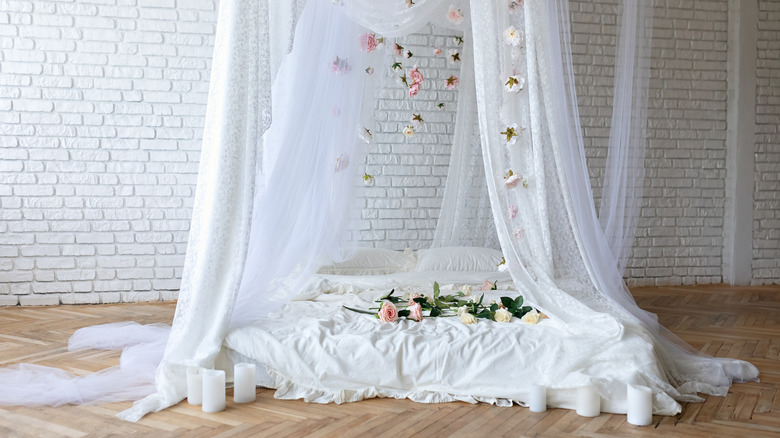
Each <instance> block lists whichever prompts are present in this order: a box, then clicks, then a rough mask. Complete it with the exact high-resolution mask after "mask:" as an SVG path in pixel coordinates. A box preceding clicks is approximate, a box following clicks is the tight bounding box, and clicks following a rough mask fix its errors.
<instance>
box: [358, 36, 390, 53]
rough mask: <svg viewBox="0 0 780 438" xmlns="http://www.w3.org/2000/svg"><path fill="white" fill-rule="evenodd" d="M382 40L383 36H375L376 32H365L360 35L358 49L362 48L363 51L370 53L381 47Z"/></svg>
mask: <svg viewBox="0 0 780 438" xmlns="http://www.w3.org/2000/svg"><path fill="white" fill-rule="evenodd" d="M384 42H385V39H384V38H382V37H379V38H377V37H376V34H374V33H370V32H366V33H364V34H362V35H360V50H362V51H363V52H364V53H371V52H373V51H374V50H376V49H378V48H380V47H382V44H383V43H384Z"/></svg>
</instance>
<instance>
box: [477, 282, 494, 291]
mask: <svg viewBox="0 0 780 438" xmlns="http://www.w3.org/2000/svg"><path fill="white" fill-rule="evenodd" d="M491 289H493V282H492V281H490V280H485V282H484V283H482V287H481V288H479V290H481V291H485V290H491Z"/></svg>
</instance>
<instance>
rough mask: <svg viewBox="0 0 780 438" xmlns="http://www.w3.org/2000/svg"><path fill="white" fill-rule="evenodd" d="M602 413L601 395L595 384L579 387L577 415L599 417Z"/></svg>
mask: <svg viewBox="0 0 780 438" xmlns="http://www.w3.org/2000/svg"><path fill="white" fill-rule="evenodd" d="M600 413H601V397H600V396H599V394H598V393H597V392H596V390H595V389H594V388H593V386H591V385H588V386H582V387H580V388H577V415H581V416H583V417H598V416H599V414H600Z"/></svg>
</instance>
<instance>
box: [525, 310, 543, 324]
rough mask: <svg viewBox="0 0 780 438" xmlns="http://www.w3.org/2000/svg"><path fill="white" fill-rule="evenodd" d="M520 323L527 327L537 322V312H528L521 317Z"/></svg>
mask: <svg viewBox="0 0 780 438" xmlns="http://www.w3.org/2000/svg"><path fill="white" fill-rule="evenodd" d="M520 321H522V322H523V323H525V324H528V325H534V324H536V323H538V322H539V312H537V311H536V309H534V310H531V311H530V312H528V313H526V314H525V315H523V317H522V318H521V319H520Z"/></svg>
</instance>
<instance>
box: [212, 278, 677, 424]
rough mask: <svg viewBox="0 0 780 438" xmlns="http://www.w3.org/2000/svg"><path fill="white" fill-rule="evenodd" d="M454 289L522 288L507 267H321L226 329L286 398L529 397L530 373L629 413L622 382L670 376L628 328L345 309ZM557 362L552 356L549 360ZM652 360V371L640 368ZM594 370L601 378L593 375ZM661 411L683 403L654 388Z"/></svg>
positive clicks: (559, 398) (560, 396) (229, 342)
mask: <svg viewBox="0 0 780 438" xmlns="http://www.w3.org/2000/svg"><path fill="white" fill-rule="evenodd" d="M434 280H435V281H438V282H439V283H440V284H441V285H442V289H443V293H446V291H447V290H448V289H452V288H456V289H459V288H460V287H461V285H462V284H464V283H465V284H471V285H472V290H473V293H474V294H479V293H481V292H479V285H481V284H482V283H483V282H484V281H485V280H490V281H496V280H498V286H499V288H500V289H504V290H498V291H492V292H489V293H487V294H486V297H485V300H487V301H488V302H489V301H490V300H493V299H497V298H498V297H499V296H502V295H506V296H515V295H516V294H517V292H516V291H512V290H506V289H507V288H508V287H510V286H511V285H512V283H511V281H510V280H509V276H508V275H507V274H505V273H497V272H490V273H485V272H407V273H400V274H393V275H382V276H372V277H345V276H319V277H317V278H316V279H315V280H313V281H312V283H310V284H309V286H308V287H307V290H304V291H303V292H302V293H301V294H300V295H299V296H298V297H297V301H294V302H292V303H290V304H288V305H286V306H285V307H284V308H283V309H282V310H281V311H279V312H276V313H274V314H272V315H270V316H268V317H266V318H263V319H261V320H259V321H257V322H256V323H254V324H252V325H251V326H247V327H242V328H238V329H235V330H233V331H232V332H231V333H229V334H228V336H227V337H226V339H225V342H224V346H225V347H226V350H225V353H226V355H227V357H228V358H229V359H230V360H231V361H233V362H240V361H249V362H255V363H257V364H259V365H260V366H258V379H259V380H258V382H259V384H260V385H261V386H265V387H270V388H276V389H277V392H276V395H275V396H276V397H277V398H281V399H304V400H306V401H310V402H318V403H328V402H335V403H344V402H351V401H358V400H362V399H364V398H371V397H394V398H409V399H411V400H414V401H418V402H446V401H455V400H461V401H466V402H478V401H482V402H489V403H494V404H497V405H501V406H510V405H511V404H512V403H518V404H525V402H526V401H527V400H528V393H527V391H528V390H529V388H530V385H531V384H533V383H540V384H544V385H547V386H548V387H550V388H553V389H551V390H550V392H549V394H548V404H549V405H550V406H554V407H565V408H574V407H575V397H576V395H575V394H576V391H575V388H577V387H579V386H583V385H585V384H588V383H594V385H595V386H596V387H597V388H598V391H599V392H600V393H601V395H602V411H605V412H615V413H624V412H625V384H626V383H634V384H644V385H649V386H651V387H654V388H658V387H663V386H664V385H665V382H662V381H659V379H657V378H654V377H653V375H657V374H656V373H654V371H658V367H657V366H656V365H655V356H654V355H653V352H652V350H651V348H649V347H648V344H647V343H646V342H644V341H642V340H641V339H640V338H639V337H637V336H635V335H633V334H632V333H630V331H629V330H626V331H625V332H623V333H622V334H621V339H619V340H617V339H615V340H613V341H610V340H605V339H604V337H603V336H598V337H591V338H588V337H585V336H580V335H578V334H576V333H570V332H568V331H567V330H566V329H565V327H563V326H562V325H560V324H558V323H557V322H556V321H554V320H552V319H544V320H541V321H540V323H539V324H537V325H533V326H531V325H525V324H523V323H521V322H520V321H519V320H518V319H517V318H514V319H513V320H512V322H510V323H497V322H492V321H487V320H479V322H478V323H477V324H476V325H464V324H462V323H461V322H460V320H459V318H457V317H455V318H452V317H450V318H428V319H424V320H423V321H422V322H419V323H418V322H415V321H407V320H401V321H400V322H398V323H381V322H380V321H379V320H378V319H376V318H375V317H373V316H371V315H365V314H359V313H355V312H352V311H349V310H346V309H344V308H343V307H342V306H344V305H346V306H350V307H356V308H361V309H366V308H368V307H372V306H375V305H376V304H375V303H374V300H375V299H377V298H379V297H380V296H382V295H384V294H386V293H387V292H389V290H390V289H393V288H395V289H396V290H397V292H398V294H399V295H400V294H402V293H404V292H424V293H430V292H431V287H432V284H433V281H434ZM550 364H555V366H550ZM648 369H649V370H650V374H646V373H644V372H641V371H640V370H648ZM594 376H597V378H595V379H594ZM654 404H655V406H654V407H655V412H656V413H657V414H662V415H673V414H675V413H676V412H678V411H679V404H677V402H675V401H674V400H673V399H672V398H671V397H669V396H668V395H666V394H665V393H663V392H662V391H657V390H656V391H655V403H654Z"/></svg>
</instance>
